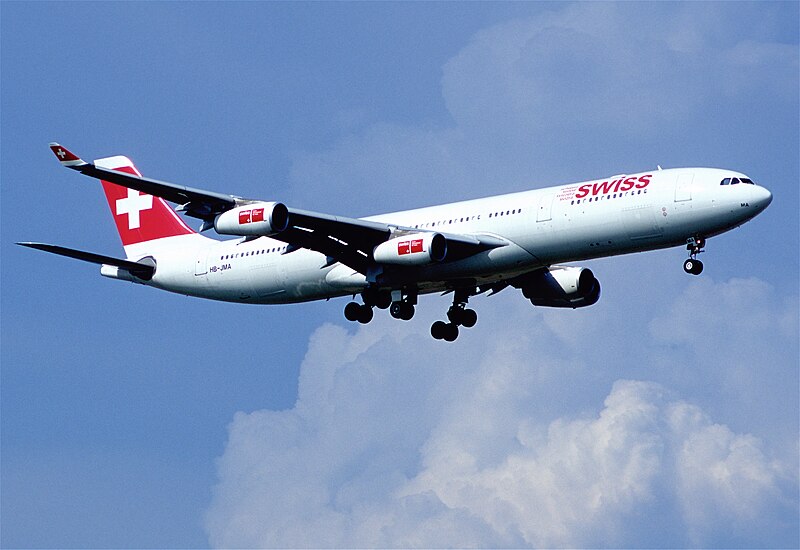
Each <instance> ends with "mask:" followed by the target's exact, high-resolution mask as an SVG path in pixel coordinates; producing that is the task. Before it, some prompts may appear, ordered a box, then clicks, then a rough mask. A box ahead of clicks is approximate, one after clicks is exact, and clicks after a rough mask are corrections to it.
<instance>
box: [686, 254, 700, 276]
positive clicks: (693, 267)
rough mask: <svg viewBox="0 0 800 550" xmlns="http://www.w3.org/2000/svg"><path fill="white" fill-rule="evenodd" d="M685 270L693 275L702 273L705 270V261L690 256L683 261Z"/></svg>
mask: <svg viewBox="0 0 800 550" xmlns="http://www.w3.org/2000/svg"><path fill="white" fill-rule="evenodd" d="M683 270H684V271H685V272H686V273H691V274H692V275H700V274H701V273H702V272H703V262H701V261H700V260H695V259H692V258H689V259H688V260H686V261H685V262H683Z"/></svg>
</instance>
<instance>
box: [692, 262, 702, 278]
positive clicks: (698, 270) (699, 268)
mask: <svg viewBox="0 0 800 550" xmlns="http://www.w3.org/2000/svg"><path fill="white" fill-rule="evenodd" d="M702 272H703V262H701V261H700V260H695V262H694V268H693V269H692V275H700V274H701V273H702Z"/></svg>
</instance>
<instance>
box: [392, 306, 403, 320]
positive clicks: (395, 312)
mask: <svg viewBox="0 0 800 550" xmlns="http://www.w3.org/2000/svg"><path fill="white" fill-rule="evenodd" d="M402 311H403V302H392V305H391V306H389V314H390V315H391V316H392V317H394V318H395V319H402V318H403V316H402Z"/></svg>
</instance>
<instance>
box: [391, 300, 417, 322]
mask: <svg viewBox="0 0 800 550" xmlns="http://www.w3.org/2000/svg"><path fill="white" fill-rule="evenodd" d="M389 313H390V314H391V315H392V317H394V318H395V319H402V320H403V321H410V320H411V318H412V317H414V306H413V305H412V304H411V303H409V302H407V301H402V302H392V305H391V306H389Z"/></svg>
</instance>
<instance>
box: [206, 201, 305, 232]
mask: <svg viewBox="0 0 800 550" xmlns="http://www.w3.org/2000/svg"><path fill="white" fill-rule="evenodd" d="M288 225H289V210H288V209H287V208H286V206H285V205H284V204H283V203H280V202H254V203H251V204H247V205H244V206H239V207H236V208H233V209H231V210H228V211H226V212H223V213H222V214H220V215H218V216H217V217H216V218H215V219H214V229H216V231H217V233H219V234H220V235H243V236H259V237H268V236H270V235H276V234H278V233H280V232H281V231H283V230H284V229H286V227H287V226H288Z"/></svg>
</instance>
